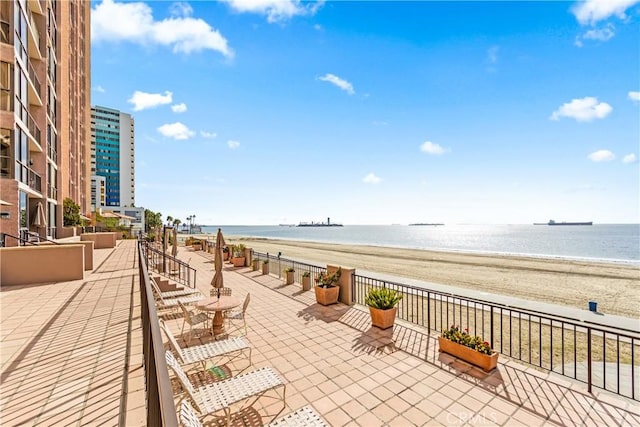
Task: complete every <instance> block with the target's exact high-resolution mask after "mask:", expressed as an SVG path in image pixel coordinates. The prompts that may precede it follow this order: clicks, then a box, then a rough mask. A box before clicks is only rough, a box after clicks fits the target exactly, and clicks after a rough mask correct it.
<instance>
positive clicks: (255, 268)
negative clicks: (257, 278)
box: [251, 259, 260, 271]
mask: <svg viewBox="0 0 640 427" xmlns="http://www.w3.org/2000/svg"><path fill="white" fill-rule="evenodd" d="M258 264H260V261H258V260H257V259H254V260H253V262H252V263H251V269H252V270H253V271H258V268H259V267H258Z"/></svg>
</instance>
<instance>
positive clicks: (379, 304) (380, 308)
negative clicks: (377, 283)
mask: <svg viewBox="0 0 640 427" xmlns="http://www.w3.org/2000/svg"><path fill="white" fill-rule="evenodd" d="M401 299H402V295H401V294H399V293H398V292H396V291H395V290H392V289H389V288H373V289H370V290H369V293H367V296H366V298H365V300H364V302H365V304H367V305H368V306H369V314H370V315H371V324H372V325H373V326H377V327H378V328H380V329H387V328H390V327H392V326H393V323H394V321H395V319H396V312H397V311H398V308H397V307H396V304H398V302H399V301H400V300H401Z"/></svg>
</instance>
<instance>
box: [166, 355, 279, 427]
mask: <svg viewBox="0 0 640 427" xmlns="http://www.w3.org/2000/svg"><path fill="white" fill-rule="evenodd" d="M165 359H166V361H167V365H168V366H169V368H170V369H171V370H172V371H173V372H174V373H175V375H176V377H178V380H179V381H180V383H181V384H182V387H183V388H184V390H185V391H186V392H187V394H188V395H189V397H190V398H191V400H192V402H193V403H194V404H195V406H196V409H197V410H198V411H199V412H200V414H201V415H202V416H206V415H210V414H214V413H216V412H219V411H224V414H225V417H226V421H227V425H229V424H230V423H231V405H234V404H236V403H239V402H244V401H247V400H249V399H252V398H255V399H258V398H260V397H261V396H263V395H265V394H266V393H267V392H268V391H270V390H275V389H276V388H278V387H282V403H283V405H285V406H286V400H285V398H286V392H287V385H286V384H285V382H284V380H283V379H282V377H281V376H280V375H279V374H278V373H277V372H276V371H275V370H274V369H273V368H271V367H264V368H261V369H258V370H255V371H251V372H247V373H244V374H240V375H238V376H235V377H232V378H229V379H226V380H223V381H219V382H215V383H211V384H206V385H204V386H202V387H198V388H195V387H194V386H193V384H192V383H191V381H190V380H189V378H188V377H187V375H186V374H185V372H184V370H183V369H182V367H181V366H180V365H179V364H178V361H177V360H176V359H175V357H174V356H173V354H172V353H171V352H170V351H167V352H165ZM278 397H279V396H278ZM191 425H196V424H191Z"/></svg>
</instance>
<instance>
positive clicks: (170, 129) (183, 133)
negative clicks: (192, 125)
mask: <svg viewBox="0 0 640 427" xmlns="http://www.w3.org/2000/svg"><path fill="white" fill-rule="evenodd" d="M158 132H160V133H161V134H162V135H163V136H165V137H167V138H173V139H176V140H184V139H189V138H193V137H194V136H195V134H196V133H195V132H194V131H192V130H190V129H189V128H188V127H186V126H185V125H183V124H182V123H180V122H175V123H170V124H166V125H162V126H160V127H159V128H158Z"/></svg>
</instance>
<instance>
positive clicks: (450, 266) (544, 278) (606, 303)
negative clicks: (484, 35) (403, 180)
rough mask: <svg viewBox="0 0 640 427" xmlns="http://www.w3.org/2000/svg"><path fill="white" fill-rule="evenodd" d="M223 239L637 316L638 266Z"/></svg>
mask: <svg viewBox="0 0 640 427" xmlns="http://www.w3.org/2000/svg"><path fill="white" fill-rule="evenodd" d="M198 236H200V237H201V238H211V237H212V236H211V235H210V234H207V235H198ZM193 237H197V236H196V235H194V236H193ZM225 240H226V241H227V244H230V243H233V242H242V243H244V244H245V245H246V246H247V247H250V248H253V249H254V250H256V251H259V252H269V253H271V254H277V253H278V252H282V256H283V257H284V258H290V259H296V260H300V261H309V262H312V263H319V264H321V265H323V264H336V265H343V266H349V267H354V268H356V269H361V270H366V271H370V272H375V273H381V274H389V275H393V276H396V277H404V278H408V279H416V280H420V281H424V282H432V283H437V284H443V285H449V286H455V287H459V288H467V289H473V290H476V291H482V292H489V293H493V294H498V295H506V296H512V297H517V298H522V299H527V300H533V301H541V302H546V303H552V304H559V305H567V306H570V307H575V308H581V309H586V308H587V303H588V301H590V300H595V301H597V302H598V305H599V307H598V308H599V311H601V312H603V313H607V314H615V315H618V316H624V317H630V318H638V317H640V267H638V266H636V265H629V264H626V263H610V262H603V261H595V262H594V261H592V260H569V259H566V258H546V257H536V256H528V255H504V254H485V253H472V252H453V251H434V250H424V249H407V248H395V247H389V246H370V245H353V244H341V243H324V242H310V241H299V240H284V239H270V238H262V237H259V238H254V237H243V236H235V235H234V236H232V235H229V236H225Z"/></svg>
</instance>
